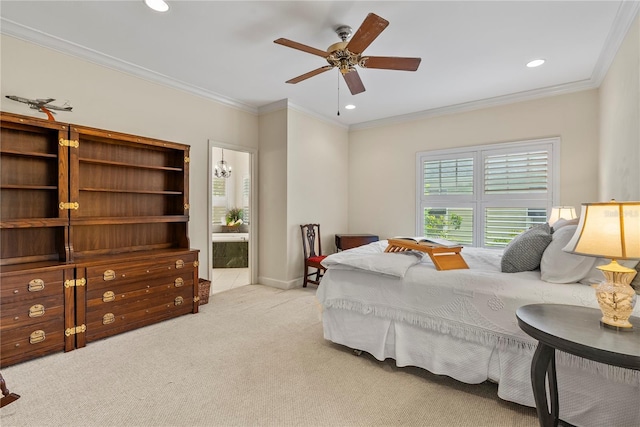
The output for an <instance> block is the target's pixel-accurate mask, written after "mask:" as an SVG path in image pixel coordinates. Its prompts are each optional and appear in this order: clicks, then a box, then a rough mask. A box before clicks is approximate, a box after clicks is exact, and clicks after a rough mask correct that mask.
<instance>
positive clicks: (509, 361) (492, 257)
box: [317, 240, 640, 425]
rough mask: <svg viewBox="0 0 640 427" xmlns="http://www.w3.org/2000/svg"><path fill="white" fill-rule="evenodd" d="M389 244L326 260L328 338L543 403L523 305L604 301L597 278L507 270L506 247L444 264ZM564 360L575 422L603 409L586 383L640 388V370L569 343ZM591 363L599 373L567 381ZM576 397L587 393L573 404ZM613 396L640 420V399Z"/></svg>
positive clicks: (565, 397)
mask: <svg viewBox="0 0 640 427" xmlns="http://www.w3.org/2000/svg"><path fill="white" fill-rule="evenodd" d="M386 246H387V241H384V240H383V241H380V242H376V243H372V244H369V245H366V246H362V247H359V248H355V249H351V250H348V251H344V252H339V253H337V254H333V255H330V256H329V257H327V258H326V259H325V261H324V262H323V264H324V265H325V266H326V267H328V270H327V271H326V272H325V275H324V278H323V279H322V283H321V285H320V286H319V287H318V291H317V298H318V300H319V302H320V303H321V304H322V306H323V309H324V313H323V325H324V333H325V338H326V339H329V340H331V341H334V342H336V343H339V344H343V345H346V346H349V347H352V348H356V349H360V350H364V351H367V352H369V353H371V354H372V355H373V356H374V357H376V358H377V359H379V360H383V359H385V358H387V357H391V358H393V359H395V360H396V363H397V364H398V366H408V365H413V366H419V367H422V368H425V369H428V370H430V371H431V372H434V373H436V374H445V375H448V376H451V377H453V378H456V379H458V380H460V381H464V382H467V383H479V382H482V381H485V380H487V379H491V380H493V381H496V382H498V383H499V391H498V394H499V395H500V397H502V398H503V399H506V400H511V401H514V402H517V403H521V404H525V405H529V406H535V405H534V402H533V395H532V392H531V385H530V384H531V383H530V379H529V366H530V363H531V357H532V355H533V352H534V350H535V347H536V345H537V342H536V341H535V340H534V339H532V338H531V337H529V336H528V335H527V334H525V333H524V332H522V330H521V329H520V328H519V327H518V324H517V319H516V316H515V311H516V309H517V308H518V307H520V306H523V305H526V304H534V303H555V304H571V305H581V306H588V307H594V308H597V307H598V305H597V301H596V298H595V294H594V290H593V289H592V288H591V287H589V286H586V285H582V284H555V283H548V282H544V281H542V280H540V272H539V271H528V272H522V273H512V274H507V273H502V272H500V257H501V255H502V251H500V250H491V249H480V248H464V249H463V251H462V255H463V257H464V259H465V261H466V262H467V264H468V265H469V267H470V268H469V269H468V270H448V271H437V270H436V269H435V267H434V265H433V263H432V262H431V260H430V258H429V256H428V255H425V256H424V257H423V256H421V255H420V256H416V255H411V254H385V253H383V252H384V249H385V248H386ZM638 315H640V307H638V306H636V308H635V310H634V316H638ZM638 326H640V325H638ZM598 327H599V325H597V324H595V325H594V328H598ZM557 362H558V365H559V374H558V378H559V383H560V386H561V393H560V398H561V405H560V407H561V417H562V418H563V419H565V420H566V421H569V422H572V423H574V424H576V425H589V423H586V422H585V421H584V420H585V419H590V420H592V421H594V420H597V419H598V417H597V416H596V415H597V414H596V413H595V412H590V410H591V409H590V408H588V407H585V403H586V401H589V400H590V399H589V398H586V401H585V396H584V390H581V389H582V388H584V387H589V386H590V385H592V383H594V382H595V383H596V384H605V387H604V390H605V393H608V394H609V395H612V394H615V391H616V390H617V391H620V392H621V394H624V395H627V400H628V393H632V394H633V395H635V396H637V395H638V392H639V391H640V373H638V372H637V371H631V370H628V369H621V368H616V367H610V366H608V365H603V364H598V363H595V362H591V361H588V360H585V359H581V358H577V357H575V356H572V355H569V354H565V353H561V352H558V356H557ZM562 365H563V366H564V368H560V366H562ZM565 368H566V369H565ZM585 369H586V370H589V371H592V372H593V373H594V374H595V375H596V379H595V380H593V379H592V380H590V381H591V382H588V383H586V384H585V383H575V384H574V385H570V386H569V388H572V387H573V388H575V389H576V390H566V385H567V384H569V383H572V384H573V383H574V378H573V377H583V372H582V370H585ZM563 376H564V379H563ZM598 378H599V379H598ZM600 380H602V381H603V382H601V381H600ZM580 381H582V380H580ZM585 381H587V380H585ZM607 387H613V391H611V390H609V389H608V388H607ZM563 388H565V390H563ZM563 393H564V394H563ZM572 399H573V400H578V401H579V402H578V403H576V405H573V403H572V402H571V400H572ZM606 404H607V405H609V409H610V410H615V411H618V412H620V411H622V412H624V411H627V412H628V411H631V412H630V413H627V414H623V418H622V421H623V422H625V423H627V422H629V420H631V422H636V421H639V422H640V409H639V407H638V405H636V406H635V407H631V408H630V407H628V406H627V408H626V409H624V410H621V409H618V408H615V409H614V408H612V407H611V406H610V405H611V403H609V402H607V403H606ZM593 408H595V406H594V407H593ZM563 409H564V411H563ZM576 412H577V413H576ZM607 412H608V411H607ZM601 416H602V415H601ZM594 417H595V418H594Z"/></svg>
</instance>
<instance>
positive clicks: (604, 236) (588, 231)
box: [563, 200, 640, 330]
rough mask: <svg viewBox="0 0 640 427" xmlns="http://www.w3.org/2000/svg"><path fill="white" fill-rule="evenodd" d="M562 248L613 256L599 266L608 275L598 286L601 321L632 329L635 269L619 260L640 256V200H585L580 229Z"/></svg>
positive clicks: (608, 325) (605, 324)
mask: <svg viewBox="0 0 640 427" xmlns="http://www.w3.org/2000/svg"><path fill="white" fill-rule="evenodd" d="M563 250H564V251H566V252H571V253H574V254H578V255H587V256H593V257H602V258H609V259H611V263H609V264H607V265H603V266H599V267H597V268H598V269H599V270H600V271H602V273H603V274H604V277H605V280H604V281H603V282H602V283H600V284H599V285H596V286H595V289H596V297H597V299H598V304H599V305H600V311H602V319H601V320H600V323H601V324H603V325H604V326H607V327H612V328H615V329H618V330H631V328H632V327H633V325H632V324H631V323H630V322H629V320H628V319H629V317H630V316H631V311H632V310H633V306H634V305H635V301H636V293H635V291H634V289H633V288H632V287H631V285H630V283H631V281H632V280H633V278H634V276H635V275H636V270H634V269H632V268H627V267H624V266H622V265H620V264H618V262H617V260H621V259H638V258H640V202H622V203H620V202H616V201H615V200H612V201H611V202H606V203H583V204H582V212H581V214H580V223H579V224H578V229H577V230H576V232H575V234H574V235H573V237H572V238H571V240H570V241H569V243H568V244H567V246H565V247H564V249H563Z"/></svg>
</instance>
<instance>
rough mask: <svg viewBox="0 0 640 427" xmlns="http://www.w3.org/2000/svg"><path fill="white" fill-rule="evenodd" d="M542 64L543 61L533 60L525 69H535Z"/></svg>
mask: <svg viewBox="0 0 640 427" xmlns="http://www.w3.org/2000/svg"><path fill="white" fill-rule="evenodd" d="M542 64H544V59H534V60H533V61H531V62H528V63H527V67H529V68H535V67H539V66H541V65H542Z"/></svg>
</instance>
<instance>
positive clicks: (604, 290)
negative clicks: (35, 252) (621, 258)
mask: <svg viewBox="0 0 640 427" xmlns="http://www.w3.org/2000/svg"><path fill="white" fill-rule="evenodd" d="M598 269H599V270H600V271H602V274H604V276H605V278H606V280H605V281H604V282H602V283H600V284H599V285H597V286H596V287H595V289H596V298H598V305H600V311H602V319H601V320H600V323H601V324H602V325H603V326H606V327H612V328H614V329H618V330H631V329H632V328H633V325H632V324H631V323H630V322H629V317H630V316H631V312H632V311H633V307H634V306H635V304H636V292H635V291H634V289H633V288H632V287H631V285H630V283H631V281H632V280H633V278H634V276H635V275H636V271H635V270H634V269H632V268H626V267H623V266H621V265H620V264H618V263H617V262H616V261H615V260H613V261H611V263H610V264H608V265H604V266H601V267H598Z"/></svg>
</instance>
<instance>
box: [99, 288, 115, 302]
mask: <svg viewBox="0 0 640 427" xmlns="http://www.w3.org/2000/svg"><path fill="white" fill-rule="evenodd" d="M115 299H116V294H115V293H114V292H113V291H107V292H105V293H104V294H102V302H111V301H114V300H115Z"/></svg>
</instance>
